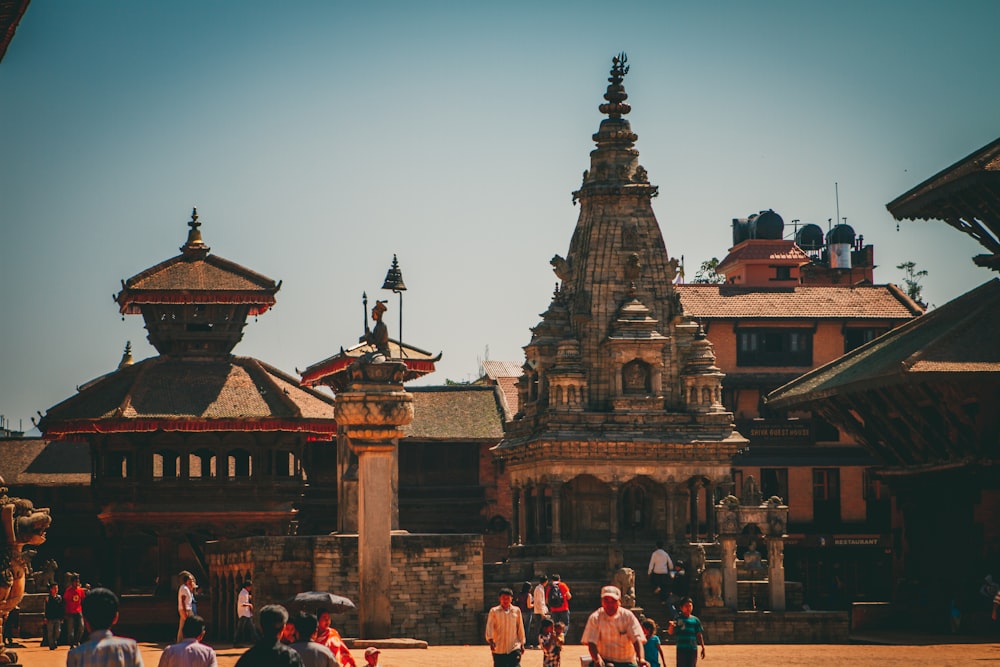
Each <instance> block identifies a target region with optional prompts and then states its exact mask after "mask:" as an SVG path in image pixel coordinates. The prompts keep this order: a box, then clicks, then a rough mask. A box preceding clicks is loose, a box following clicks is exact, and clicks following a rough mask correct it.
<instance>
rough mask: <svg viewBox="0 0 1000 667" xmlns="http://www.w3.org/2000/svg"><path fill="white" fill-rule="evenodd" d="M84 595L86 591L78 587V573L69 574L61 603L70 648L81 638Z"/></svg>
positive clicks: (85, 595)
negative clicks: (64, 607)
mask: <svg viewBox="0 0 1000 667" xmlns="http://www.w3.org/2000/svg"><path fill="white" fill-rule="evenodd" d="M86 597H87V591H86V590H85V589H83V588H81V587H80V575H78V574H76V573H73V574H71V575H70V577H69V586H67V587H66V591H65V593H63V603H64V604H65V605H66V643H67V644H69V647H70V648H73V647H74V646H77V645H78V644H79V643H80V642H81V641H82V640H83V600H84V598H86Z"/></svg>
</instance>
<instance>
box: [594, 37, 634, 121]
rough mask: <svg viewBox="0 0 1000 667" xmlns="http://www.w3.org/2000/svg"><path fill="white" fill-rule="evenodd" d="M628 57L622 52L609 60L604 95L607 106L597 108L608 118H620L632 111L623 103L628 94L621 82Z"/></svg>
mask: <svg viewBox="0 0 1000 667" xmlns="http://www.w3.org/2000/svg"><path fill="white" fill-rule="evenodd" d="M627 63H628V56H627V55H625V52H624V51H622V52H621V53H619V54H618V55H617V56H615V57H614V58H612V59H611V76H609V77H608V92H606V93H604V99H606V100H607V101H608V103H607V104H602V105H601V106H600V107H599V108H600V110H601V113H606V114H608V117H609V118H621V117H622V116H623V115H624V114H627V113H628V112H629V111H631V110H632V107H631V106H629V105H628V104H626V103H625V100H627V99H628V93H626V92H625V86H623V85H622V81H624V80H625V75H626V74H628V65H627Z"/></svg>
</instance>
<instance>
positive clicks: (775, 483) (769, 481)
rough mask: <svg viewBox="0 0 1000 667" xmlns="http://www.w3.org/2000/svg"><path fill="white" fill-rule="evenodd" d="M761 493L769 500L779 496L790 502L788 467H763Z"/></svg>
mask: <svg viewBox="0 0 1000 667" xmlns="http://www.w3.org/2000/svg"><path fill="white" fill-rule="evenodd" d="M760 494H761V495H762V496H763V497H764V498H763V499H764V500H767V499H768V498H770V497H771V496H778V497H779V498H781V499H782V500H784V501H785V504H786V505H787V504H788V468H761V469H760Z"/></svg>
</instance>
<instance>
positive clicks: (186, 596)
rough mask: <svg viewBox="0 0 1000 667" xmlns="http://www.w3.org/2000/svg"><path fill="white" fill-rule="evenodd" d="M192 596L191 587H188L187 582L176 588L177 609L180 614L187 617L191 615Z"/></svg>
mask: <svg viewBox="0 0 1000 667" xmlns="http://www.w3.org/2000/svg"><path fill="white" fill-rule="evenodd" d="M193 599H194V596H193V595H191V589H190V588H188V585H187V584H181V587H180V588H178V589H177V611H178V612H179V613H180V615H181V616H183V617H185V618H187V617H188V616H190V615H191V613H192V612H191V603H192V601H193Z"/></svg>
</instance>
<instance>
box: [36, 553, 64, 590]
mask: <svg viewBox="0 0 1000 667" xmlns="http://www.w3.org/2000/svg"><path fill="white" fill-rule="evenodd" d="M58 571H59V563H57V562H56V560H55V559H54V558H50V559H48V560H47V561H45V563H43V564H42V569H41V570H39V571H36V572H35V592H36V593H47V592H48V591H49V584H53V583H57V578H56V572H58Z"/></svg>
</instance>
